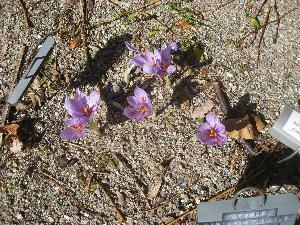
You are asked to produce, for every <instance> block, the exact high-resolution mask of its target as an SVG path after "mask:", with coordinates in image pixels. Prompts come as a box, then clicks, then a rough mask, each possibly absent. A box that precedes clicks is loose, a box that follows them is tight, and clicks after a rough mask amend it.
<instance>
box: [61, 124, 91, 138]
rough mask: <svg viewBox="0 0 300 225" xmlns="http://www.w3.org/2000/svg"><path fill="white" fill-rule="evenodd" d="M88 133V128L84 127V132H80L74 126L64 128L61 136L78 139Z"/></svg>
mask: <svg viewBox="0 0 300 225" xmlns="http://www.w3.org/2000/svg"><path fill="white" fill-rule="evenodd" d="M85 133H86V129H84V130H83V131H82V132H78V131H77V130H76V129H74V128H73V127H66V128H65V129H64V130H62V131H61V132H60V137H61V138H63V139H67V140H71V141H73V140H77V139H80V138H82V137H83V136H84V135H85Z"/></svg>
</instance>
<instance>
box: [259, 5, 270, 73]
mask: <svg viewBox="0 0 300 225" xmlns="http://www.w3.org/2000/svg"><path fill="white" fill-rule="evenodd" d="M271 10H272V7H269V9H268V12H267V16H266V18H265V21H264V25H263V27H262V30H261V33H260V36H259V40H258V45H257V57H256V69H258V66H259V60H260V47H261V43H262V40H263V37H264V34H265V31H266V28H267V25H268V23H269V19H270V13H271Z"/></svg>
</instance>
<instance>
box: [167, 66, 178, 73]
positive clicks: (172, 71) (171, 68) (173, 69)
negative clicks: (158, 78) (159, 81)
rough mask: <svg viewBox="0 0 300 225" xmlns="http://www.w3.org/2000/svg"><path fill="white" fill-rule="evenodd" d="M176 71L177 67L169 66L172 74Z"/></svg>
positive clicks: (168, 69)
mask: <svg viewBox="0 0 300 225" xmlns="http://www.w3.org/2000/svg"><path fill="white" fill-rule="evenodd" d="M175 71H176V67H175V66H173V65H171V66H168V68H167V73H169V74H171V73H174V72H175Z"/></svg>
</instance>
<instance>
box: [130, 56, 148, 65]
mask: <svg viewBox="0 0 300 225" xmlns="http://www.w3.org/2000/svg"><path fill="white" fill-rule="evenodd" d="M145 63H148V61H147V60H146V59H145V58H144V57H143V56H142V55H135V56H134V57H133V58H132V59H131V60H130V61H129V64H134V65H136V66H138V67H140V68H143V65H144V64H145Z"/></svg>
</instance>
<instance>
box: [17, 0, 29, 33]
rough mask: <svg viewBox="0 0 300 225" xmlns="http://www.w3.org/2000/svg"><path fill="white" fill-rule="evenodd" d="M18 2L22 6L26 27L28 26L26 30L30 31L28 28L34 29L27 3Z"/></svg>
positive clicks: (21, 0) (20, 0)
mask: <svg viewBox="0 0 300 225" xmlns="http://www.w3.org/2000/svg"><path fill="white" fill-rule="evenodd" d="M18 1H19V3H20V5H21V6H22V11H23V14H24V17H25V25H26V28H27V29H28V28H30V27H32V22H31V21H30V19H29V15H28V10H27V8H26V5H25V2H24V1H23V0H18Z"/></svg>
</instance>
